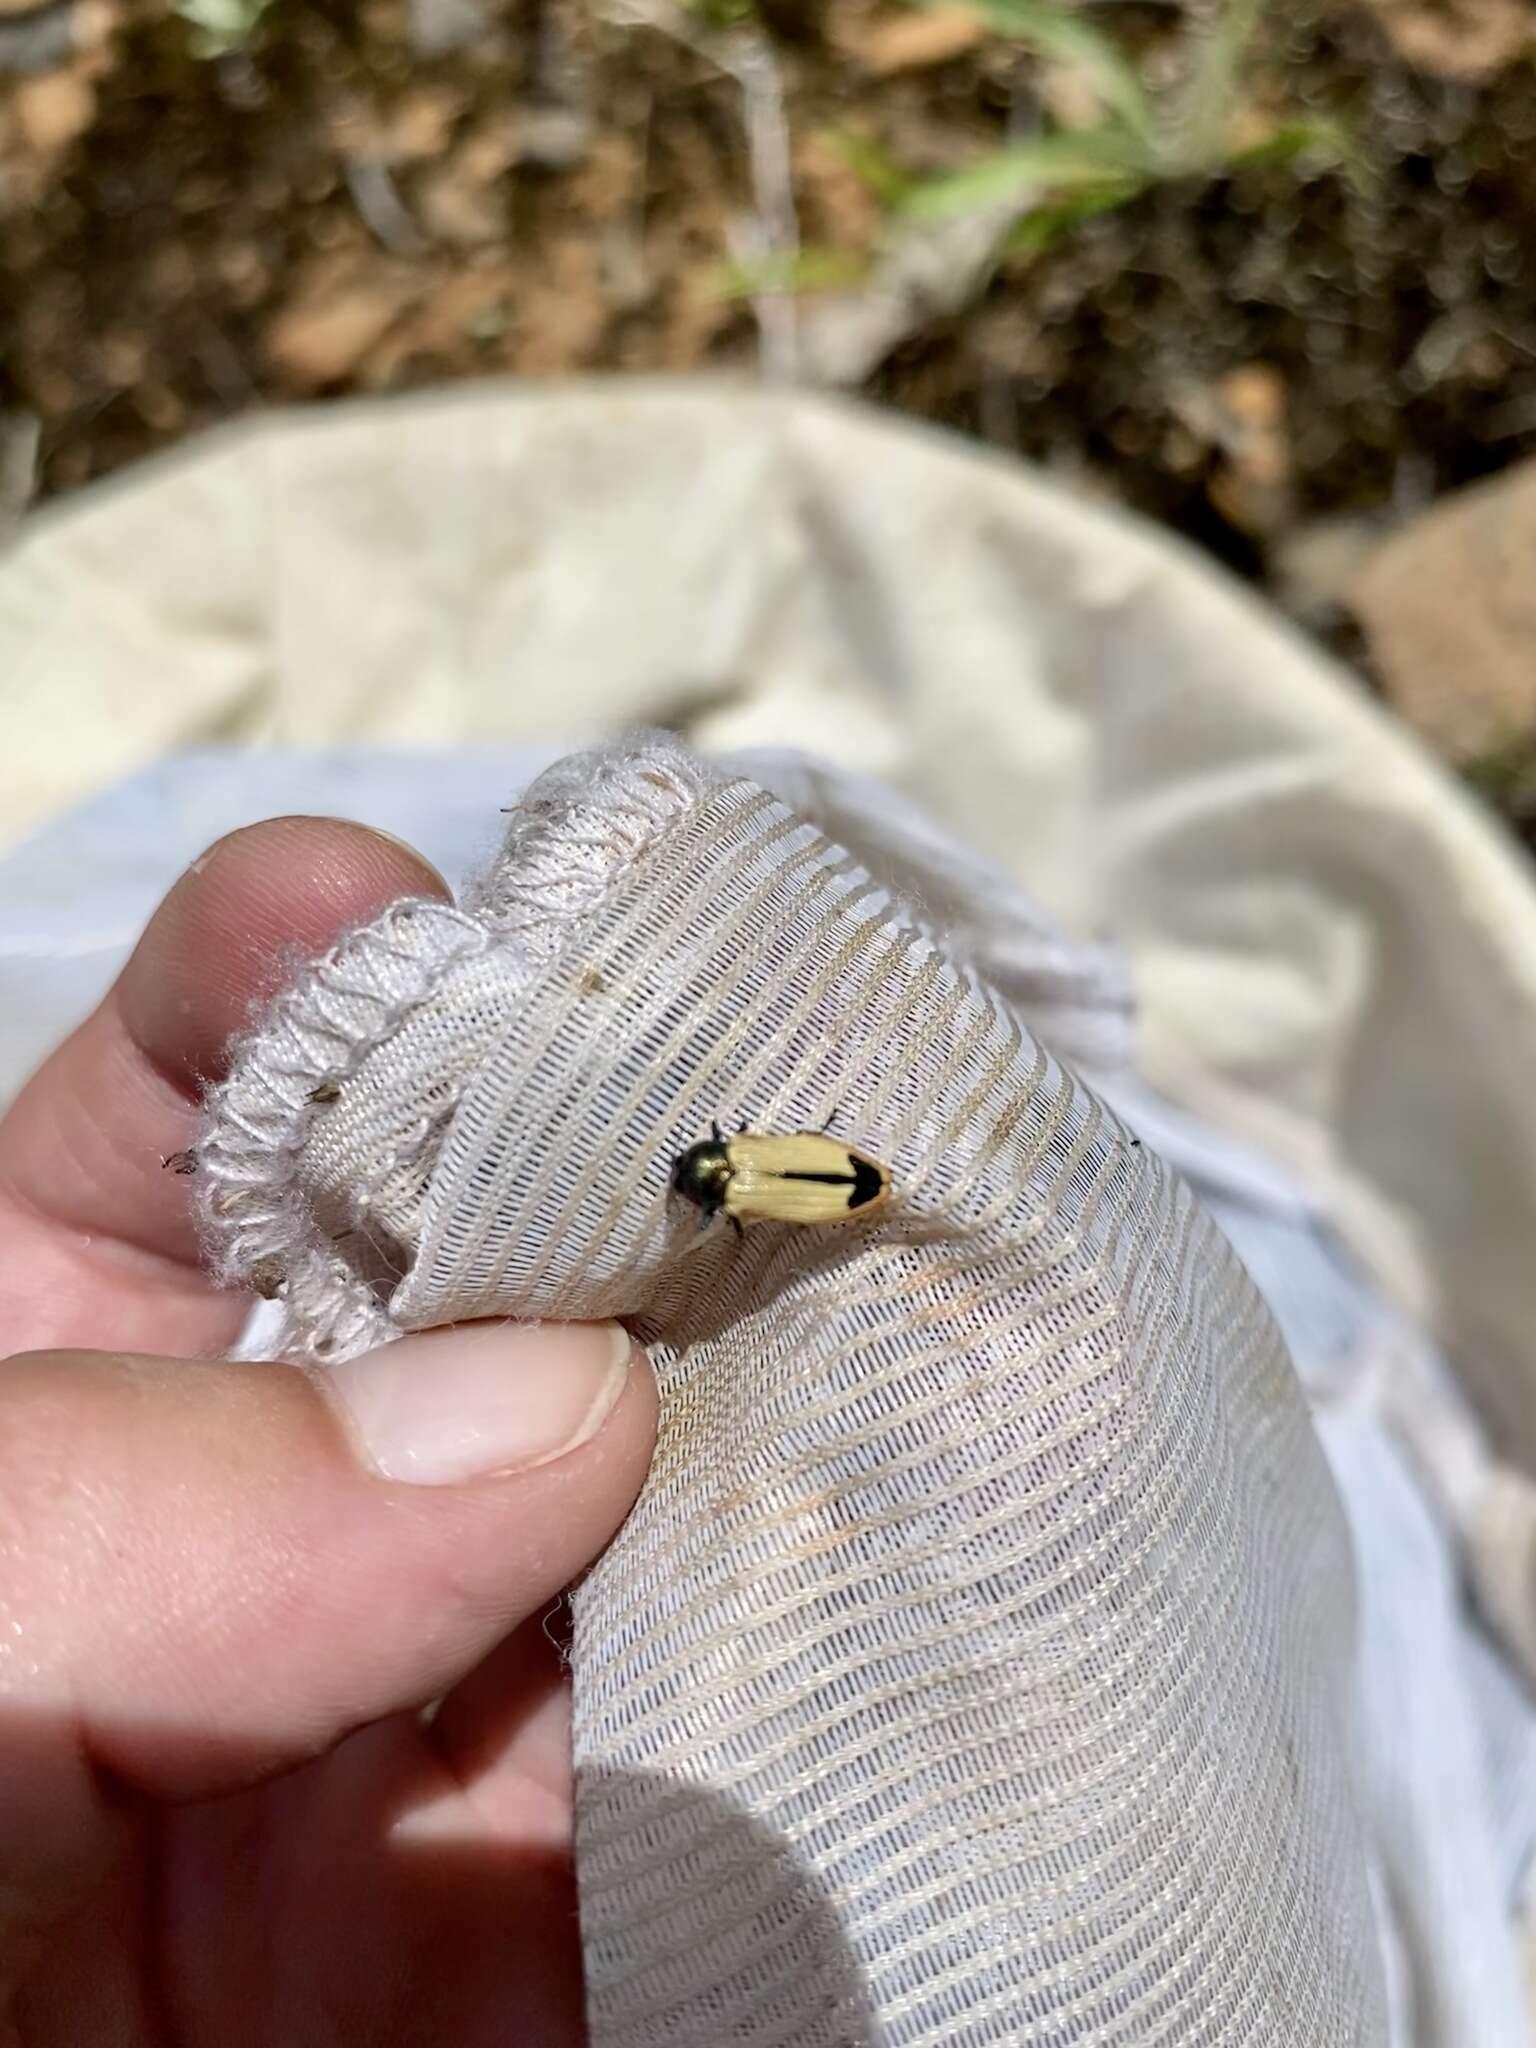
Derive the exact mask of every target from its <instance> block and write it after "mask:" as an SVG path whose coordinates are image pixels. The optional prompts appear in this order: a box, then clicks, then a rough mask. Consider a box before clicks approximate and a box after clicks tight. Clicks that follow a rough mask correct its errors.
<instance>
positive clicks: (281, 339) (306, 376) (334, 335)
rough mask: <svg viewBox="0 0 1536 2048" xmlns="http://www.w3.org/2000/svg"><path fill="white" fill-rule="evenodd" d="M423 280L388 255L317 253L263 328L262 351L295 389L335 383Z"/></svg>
mask: <svg viewBox="0 0 1536 2048" xmlns="http://www.w3.org/2000/svg"><path fill="white" fill-rule="evenodd" d="M428 282H429V280H428V279H427V278H426V277H425V276H424V275H423V274H422V273H420V272H419V271H415V270H412V269H410V268H409V267H407V266H406V265H403V264H399V263H394V262H391V261H390V260H389V259H388V258H383V257H381V258H378V259H376V260H372V261H370V260H366V259H365V260H362V261H359V260H358V259H357V258H355V257H353V256H350V255H342V256H338V257H322V258H318V259H316V260H315V261H314V262H312V263H310V264H309V265H308V266H307V268H306V269H305V270H304V272H302V273H301V276H300V279H299V282H298V284H297V287H296V289H295V290H294V291H293V292H292V293H291V294H290V295H289V298H288V301H287V303H286V305H284V307H283V308H282V310H281V311H280V312H279V313H278V314H277V315H276V317H275V318H274V319H273V321H272V323H271V325H270V326H269V327H268V329H267V353H268V355H269V356H270V358H271V360H272V362H273V364H274V365H275V366H276V368H277V369H278V370H279V371H281V372H282V374H283V375H284V376H285V377H286V378H287V379H288V380H289V381H290V382H291V383H293V384H295V385H297V386H298V387H300V388H301V389H304V390H314V389H318V388H320V387H321V386H324V385H327V384H335V383H337V382H339V381H340V380H341V379H342V378H344V377H347V376H349V375H350V374H351V373H352V371H353V370H354V369H355V368H356V367H357V365H358V363H359V362H360V361H361V359H362V357H363V356H364V355H366V353H367V352H368V350H369V349H370V348H372V347H373V346H374V344H375V343H376V342H378V341H379V340H380V339H381V338H382V337H383V336H384V335H385V334H387V333H388V331H389V329H390V328H391V327H392V326H393V325H394V323H395V321H396V320H398V319H399V318H400V316H401V314H402V313H403V312H404V311H405V309H406V307H407V306H408V305H410V303H411V301H412V300H413V299H415V298H417V297H418V296H419V295H420V293H421V292H422V291H423V290H424V289H425V288H426V286H427V284H428Z"/></svg>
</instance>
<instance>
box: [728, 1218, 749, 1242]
mask: <svg viewBox="0 0 1536 2048" xmlns="http://www.w3.org/2000/svg"><path fill="white" fill-rule="evenodd" d="M725 1220H726V1222H727V1223H729V1224H730V1226H731V1228H732V1230H734V1231H735V1233H736V1238H737V1242H738V1243H744V1242H745V1241H746V1235H747V1233H746V1232H745V1231H744V1230H743V1229H742V1227H741V1218H740V1217H739V1216H727V1218H726V1219H725Z"/></svg>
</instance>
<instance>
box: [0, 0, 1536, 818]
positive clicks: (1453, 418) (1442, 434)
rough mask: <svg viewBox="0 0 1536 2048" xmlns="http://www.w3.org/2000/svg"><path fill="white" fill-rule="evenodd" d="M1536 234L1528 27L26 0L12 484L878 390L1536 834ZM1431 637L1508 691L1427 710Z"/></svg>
mask: <svg viewBox="0 0 1536 2048" xmlns="http://www.w3.org/2000/svg"><path fill="white" fill-rule="evenodd" d="M1533 224H1536V0H1271V4H1269V5H1268V6H1267V7H1266V6H1264V5H1263V4H1262V0H1187V4H1180V0H1098V4H1084V5H1078V6H1070V7H1069V6H1067V5H1064V4H1057V0H969V4H963V5H962V4H943V5H936V6H914V5H910V4H905V0H589V4H574V0H361V4H346V5H342V4H332V0H43V4H38V0H0V421H3V422H4V425H3V428H0V496H3V495H4V494H5V493H6V492H7V491H8V492H9V493H10V494H11V496H12V498H13V499H15V498H16V497H17V496H18V494H21V495H29V494H35V495H38V496H41V497H44V498H46V497H51V496H55V495H57V494H59V493H62V492H66V491H69V490H71V489H73V488H76V487H77V486H79V485H81V484H83V483H85V482H87V481H88V480H90V479H91V478H93V477H97V476H100V475H103V474H105V473H107V472H109V471H112V470H116V469H118V468H120V467H121V466H122V465H123V464H125V463H128V462H130V461H133V460H135V459H136V458H138V457H140V456H142V455H145V454H148V453H150V452H151V451H153V450H155V449H158V448H161V447H164V446H167V445H169V444H171V443H174V442H177V441H180V440H181V439H183V438H184V437H185V436H187V435H188V434H190V433H192V432H194V431H195V430H197V429H199V428H202V427H205V426H209V425H211V424H213V423H215V422H217V421H219V420H223V419H228V418H230V417H232V416H234V415H238V414H244V413H248V412H250V411H252V410H254V409H257V408H260V407H262V406H265V405H270V404H273V403H277V402H282V401H292V400H296V399H313V398H320V397H325V396H330V395H334V394H339V393H348V392H376V391H387V390H399V389H405V388H410V387H416V386H421V385H425V384H429V383H437V382H441V381H443V380H447V379H457V378H464V377H476V376H486V375H496V374H513V375H519V376H545V375H553V374H560V373H571V372H580V371H588V370H605V371H612V370H622V371H646V370H662V371H686V370H713V371H720V372H728V373H737V374H749V375H766V376H768V377H771V378H776V379H783V380H787V379H795V380H799V381H803V382H807V383H810V384H813V385H821V386H825V387H829V388H835V389H845V390H852V391H860V392H863V393H865V394H867V395H869V396H872V397H875V398H877V399H880V400H882V401H884V402H886V403H888V404H890V405H892V406H895V407H897V408H899V409H901V410H903V411H905V412H908V413H911V414H913V415H916V416H918V417H920V418H923V419H926V420H932V421H936V422H940V423H943V424H945V425H947V426H950V427H953V428H956V429H958V430H960V431H961V432H963V433H966V434H969V435H972V436H975V437H978V438H980V439H981V440H983V441H985V442H988V443H991V444H993V445H995V446H998V447H1000V448H1003V449H1006V450H1009V451H1011V452H1014V453H1019V454H1023V455H1025V456H1028V457H1031V458H1033V459H1034V460H1036V461H1038V462H1041V463H1043V464H1045V465H1047V466H1048V467H1049V468H1050V469H1052V470H1053V471H1055V472H1057V473H1059V474H1062V475H1065V476H1067V477H1069V478H1070V479H1072V480H1073V481H1074V482H1075V483H1076V484H1077V485H1078V486H1079V487H1080V488H1082V489H1084V490H1087V491H1090V492H1093V493H1096V494H1100V495H1103V496H1108V497H1112V498H1114V499H1116V500H1119V501H1121V502H1124V503H1126V504H1128V505H1131V506H1133V507H1135V508H1136V509H1138V510H1139V511H1142V512H1144V513H1147V514H1150V515H1151V516H1153V517H1155V518H1157V519H1160V520H1162V521H1164V522H1165V523H1167V524H1169V525H1171V526H1173V527H1175V528H1176V529H1178V530H1179V531H1180V532H1182V533H1183V534H1185V535H1186V536H1188V537H1189V538H1190V539H1191V540H1193V541H1194V542H1196V543H1197V544H1199V545H1201V546H1203V547H1205V548H1207V549H1209V550H1210V551H1211V552H1213V553H1214V554H1215V555H1216V556H1218V557H1219V558H1220V559H1221V560H1222V561H1224V562H1225V563H1227V564H1228V565H1229V566H1230V567H1232V568H1234V569H1236V570H1237V571H1238V572H1239V573H1240V574H1242V575H1245V576H1247V577H1249V578H1251V579H1253V580H1254V581H1255V582H1257V583H1258V584H1260V585H1261V586H1262V587H1263V588H1265V589H1266V590H1267V591H1268V592H1269V594H1270V595H1272V596H1273V597H1275V598H1276V599H1277V600H1278V601H1279V602H1280V603H1281V604H1283V605H1284V606H1285V607H1287V608H1288V609H1289V610H1290V611H1291V613H1292V614H1293V615H1294V616H1295V617H1296V618H1297V619H1298V620H1299V621H1300V622H1301V623H1302V624H1303V625H1304V626H1305V627H1306V628H1308V629H1309V630H1311V631H1313V632H1316V633H1318V634H1320V635H1321V636H1323V637H1324V638H1325V639H1326V640H1327V641H1328V642H1329V643H1330V644H1331V645H1332V646H1334V648H1335V649H1336V650H1337V651H1339V652H1340V653H1342V654H1343V655H1344V656H1345V657H1346V658H1348V659H1350V660H1352V661H1354V662H1356V663H1357V664H1358V665H1359V667H1360V668H1361V671H1362V673H1363V674H1365V675H1366V676H1367V678H1368V679H1369V680H1371V681H1372V682H1373V683H1374V684H1376V685H1379V686H1381V687H1384V688H1386V689H1387V690H1388V691H1389V692H1390V693H1391V694H1392V695H1393V696H1394V698H1395V700H1396V701H1397V702H1398V704H1399V706H1400V708H1402V709H1403V710H1404V712H1405V714H1406V715H1408V716H1409V717H1410V718H1412V719H1413V721H1414V722H1415V723H1416V724H1418V725H1419V726H1420V727H1421V729H1422V730H1424V731H1426V732H1427V733H1428V734H1429V735H1430V737H1431V738H1432V739H1433V740H1434V741H1435V743H1436V744H1438V745H1440V746H1441V748H1442V750H1443V751H1444V752H1445V753H1447V754H1448V755H1449V756H1450V757H1452V758H1454V759H1456V760H1457V761H1458V762H1460V763H1462V764H1463V765H1464V766H1466V767H1467V769H1468V772H1469V773H1470V774H1471V775H1472V776H1473V778H1474V779H1475V780H1476V781H1477V782H1478V783H1479V785H1480V786H1481V787H1482V788H1483V789H1484V790H1485V791H1488V792H1489V793H1491V794H1492V795H1493V796H1494V798H1495V800H1496V801H1498V802H1500V803H1501V804H1503V805H1504V807H1505V808H1506V810H1507V811H1508V812H1509V813H1510V815H1511V816H1512V817H1514V818H1515V819H1516V821H1517V822H1519V823H1521V824H1522V825H1524V824H1528V822H1529V815H1530V814H1531V812H1532V811H1533V810H1536V802H1533V800H1532V798H1531V796H1530V789H1531V786H1532V784H1533V783H1536V768H1533V767H1532V766H1531V762H1532V758H1533V755H1532V749H1531V746H1530V744H1529V739H1530V734H1531V733H1532V732H1533V731H1536V681H1530V680H1526V677H1525V671H1527V670H1529V669H1533V668H1536V663H1532V662H1530V661H1529V660H1528V658H1527V655H1526V650H1527V649H1528V648H1529V647H1530V646H1531V645H1532V640H1531V637H1530V635H1529V630H1528V622H1527V621H1526V618H1525V611H1526V608H1527V600H1526V598H1525V594H1524V582H1525V577H1524V573H1523V570H1522V568H1521V564H1522V563H1523V561H1524V560H1525V559H1527V558H1528V556H1529V550H1530V547H1531V546H1532V545H1533V544H1536V486H1531V485H1529V484H1528V483H1527V481H1526V479H1527V475H1528V472H1527V470H1526V467H1525V458H1526V457H1527V456H1528V455H1530V454H1531V453H1532V452H1533V451H1536V232H1533ZM1485 479H1494V480H1495V481H1493V482H1492V483H1485V484H1484V494H1482V495H1480V494H1479V493H1478V492H1473V493H1472V494H1471V497H1470V499H1469V500H1467V501H1465V502H1466V503H1467V504H1470V506H1471V510H1470V512H1467V511H1464V510H1463V505H1464V501H1463V499H1462V498H1461V497H1459V496H1458V495H1457V494H1458V493H1459V492H1460V491H1461V489H1462V487H1464V486H1468V485H1472V484H1477V483H1479V482H1480V481H1481V480H1485ZM1490 492H1491V493H1493V494H1495V495H1494V496H1493V497H1491V498H1490V497H1488V496H1487V495H1486V493H1490ZM4 513H5V507H4V505H3V504H0V519H3V517H4ZM1479 571H1483V572H1486V574H1487V575H1489V576H1491V577H1492V578H1493V579H1494V584H1493V585H1492V586H1491V587H1490V588H1488V589H1487V590H1484V591H1482V592H1478V591H1473V590H1469V588H1468V583H1467V578H1468V576H1469V575H1472V574H1474V573H1476V572H1479ZM1437 578H1438V579H1439V584H1438V588H1439V596H1438V597H1436V596H1435V590H1436V587H1437V586H1436V579H1437ZM1434 604H1438V605H1439V607H1440V612H1439V614H1438V615H1437V616H1438V617H1439V618H1440V621H1441V624H1442V625H1443V624H1444V621H1445V619H1446V618H1447V617H1450V616H1451V615H1453V614H1455V613H1456V612H1457V610H1458V608H1459V609H1460V611H1461V612H1462V614H1463V615H1467V616H1470V615H1471V612H1472V611H1473V610H1474V609H1475V610H1476V611H1477V612H1478V615H1479V616H1480V617H1481V618H1482V619H1483V620H1484V621H1485V622H1486V621H1487V620H1496V622H1497V623H1498V624H1499V630H1500V633H1501V634H1502V639H1501V640H1500V644H1499V647H1498V648H1497V649H1495V650H1494V652H1493V654H1492V655H1491V656H1490V657H1489V663H1488V664H1485V666H1488V668H1489V673H1488V676H1487V677H1486V678H1485V679H1483V680H1480V681H1474V682H1471V683H1469V682H1468V680H1467V676H1466V674H1465V673H1463V672H1462V671H1463V670H1464V669H1465V667H1466V664H1463V663H1459V662H1452V663H1450V664H1447V662H1446V661H1444V660H1442V661H1441V662H1440V669H1441V674H1440V676H1439V678H1438V680H1437V679H1436V678H1434V677H1430V678H1428V679H1426V677H1425V675H1424V674H1422V673H1419V674H1417V675H1411V676H1404V675H1403V674H1401V673H1399V671H1400V668H1401V665H1402V662H1403V661H1404V660H1409V662H1410V666H1411V649H1410V650H1409V653H1408V654H1405V652H1404V650H1405V649H1406V648H1409V643H1410V641H1413V640H1414V639H1415V636H1417V639H1418V640H1422V639H1423V637H1424V632H1425V631H1427V632H1428V633H1429V636H1430V639H1431V640H1434V636H1435V632H1436V631H1437V630H1439V629H1438V628H1437V627H1436V626H1435V624H1434V619H1433V618H1432V619H1431V623H1430V626H1429V627H1427V628H1424V627H1423V622H1422V618H1421V617H1420V615H1419V612H1416V611H1415V609H1414V608H1415V606H1418V607H1419V608H1420V611H1422V608H1423V607H1424V606H1425V605H1430V606H1431V610H1433V605H1434ZM1405 606H1406V610H1405ZM1529 624H1536V619H1533V620H1532V621H1530V622H1529ZM1410 629H1411V630H1410ZM1421 629H1422V630H1421ZM1453 638H1454V636H1453ZM1437 644H1438V643H1437ZM1475 651H1476V650H1474V652H1475ZM1484 651H1485V653H1486V651H1487V650H1484ZM1490 664H1491V665H1490ZM1448 668H1452V669H1454V670H1455V671H1456V672H1455V673H1449V672H1447V670H1448Z"/></svg>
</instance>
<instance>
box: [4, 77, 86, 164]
mask: <svg viewBox="0 0 1536 2048" xmlns="http://www.w3.org/2000/svg"><path fill="white" fill-rule="evenodd" d="M11 112H12V116H13V118H14V120H15V124H16V128H17V131H18V133H19V134H20V137H21V140H22V143H23V145H24V146H25V147H26V148H28V149H32V150H35V151H36V152H37V153H38V155H40V156H46V157H59V156H62V155H63V153H64V151H65V150H66V149H68V147H69V145H70V144H71V143H72V142H73V141H74V140H75V139H76V137H77V136H80V135H83V134H84V133H85V131H86V129H87V128H89V127H90V125H91V117H92V115H93V114H94V113H95V112H96V88H95V86H94V85H93V84H92V82H91V80H90V78H89V77H87V75H86V67H85V65H84V64H80V63H77V64H74V65H71V67H70V68H69V70H67V71H50V72H46V73H45V74H44V75H43V76H42V77H41V78H24V79H22V80H21V82H20V83H19V84H18V85H17V86H15V87H14V88H13V90H12V93H11Z"/></svg>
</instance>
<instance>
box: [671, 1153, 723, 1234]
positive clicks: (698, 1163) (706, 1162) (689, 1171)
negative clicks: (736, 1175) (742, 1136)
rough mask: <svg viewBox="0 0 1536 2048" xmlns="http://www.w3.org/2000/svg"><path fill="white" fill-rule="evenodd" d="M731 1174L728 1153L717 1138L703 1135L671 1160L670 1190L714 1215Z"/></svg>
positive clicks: (709, 1214) (706, 1212)
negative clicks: (702, 1137) (697, 1143)
mask: <svg viewBox="0 0 1536 2048" xmlns="http://www.w3.org/2000/svg"><path fill="white" fill-rule="evenodd" d="M730 1177H731V1161H730V1156H729V1154H728V1152H727V1150H726V1147H725V1146H724V1144H723V1143H721V1142H720V1140H719V1139H712V1138H706V1139H705V1140H704V1142H703V1144H701V1145H690V1146H689V1147H688V1150H687V1151H686V1152H679V1153H678V1155H677V1157H676V1158H675V1159H674V1160H673V1162H672V1188H673V1192H674V1193H676V1194H679V1195H681V1196H682V1198H683V1200H684V1201H685V1202H692V1203H693V1205H694V1206H695V1208H698V1209H702V1210H703V1211H704V1214H705V1215H706V1216H713V1215H714V1213H715V1211H716V1210H717V1209H718V1208H719V1207H720V1205H721V1203H722V1202H723V1201H724V1200H725V1189H726V1183H727V1182H728V1181H729V1180H730Z"/></svg>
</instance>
